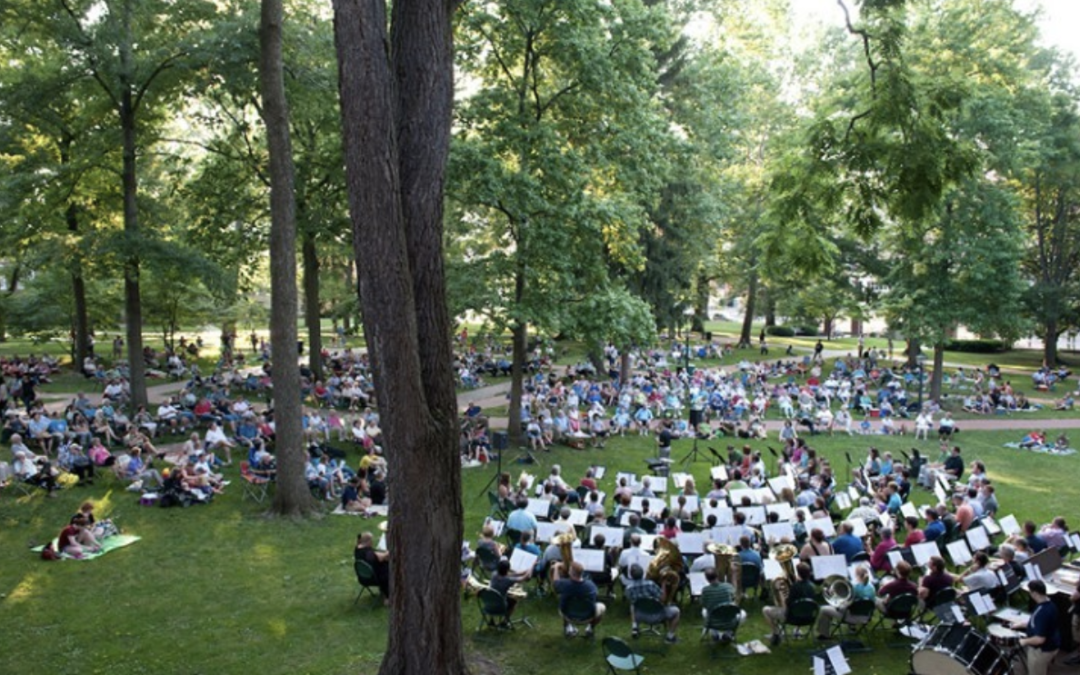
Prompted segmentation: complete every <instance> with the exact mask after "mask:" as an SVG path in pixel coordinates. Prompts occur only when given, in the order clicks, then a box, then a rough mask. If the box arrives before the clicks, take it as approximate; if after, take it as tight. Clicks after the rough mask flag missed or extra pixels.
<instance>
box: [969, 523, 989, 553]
mask: <svg viewBox="0 0 1080 675" xmlns="http://www.w3.org/2000/svg"><path fill="white" fill-rule="evenodd" d="M967 541H968V544H970V545H971V550H972V551H985V550H986V549H988V548H990V535H988V534H987V532H986V530H985V529H984V528H982V527H973V528H971V529H970V530H968V531H967Z"/></svg>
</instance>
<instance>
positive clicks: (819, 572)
mask: <svg viewBox="0 0 1080 675" xmlns="http://www.w3.org/2000/svg"><path fill="white" fill-rule="evenodd" d="M810 565H811V566H812V567H813V568H814V578H815V579H817V580H819V581H820V580H822V579H828V578H829V577H832V576H840V577H847V574H848V568H847V558H845V557H844V556H843V555H816V556H814V557H813V558H810Z"/></svg>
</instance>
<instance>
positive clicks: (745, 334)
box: [739, 270, 758, 345]
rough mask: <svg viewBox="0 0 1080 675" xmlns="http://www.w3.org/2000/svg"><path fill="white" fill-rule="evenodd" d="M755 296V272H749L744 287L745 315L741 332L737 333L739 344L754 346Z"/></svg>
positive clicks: (756, 275)
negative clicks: (748, 277)
mask: <svg viewBox="0 0 1080 675" xmlns="http://www.w3.org/2000/svg"><path fill="white" fill-rule="evenodd" d="M757 294H758V274H757V270H750V280H749V283H748V284H747V287H746V313H745V314H744V315H743V323H742V331H740V332H739V342H740V343H742V344H743V345H752V344H754V335H753V332H754V306H755V305H756V304H757Z"/></svg>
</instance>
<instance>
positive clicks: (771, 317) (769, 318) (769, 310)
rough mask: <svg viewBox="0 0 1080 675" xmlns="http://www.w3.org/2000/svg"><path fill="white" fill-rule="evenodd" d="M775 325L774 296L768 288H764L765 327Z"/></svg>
mask: <svg viewBox="0 0 1080 675" xmlns="http://www.w3.org/2000/svg"><path fill="white" fill-rule="evenodd" d="M775 325H776V294H775V293H773V291H772V289H770V288H769V287H766V288H765V327H766V328H771V327H773V326H775Z"/></svg>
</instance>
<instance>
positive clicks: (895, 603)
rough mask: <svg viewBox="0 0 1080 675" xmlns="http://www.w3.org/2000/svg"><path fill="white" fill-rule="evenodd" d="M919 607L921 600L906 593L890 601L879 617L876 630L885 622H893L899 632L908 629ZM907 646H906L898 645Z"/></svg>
mask: <svg viewBox="0 0 1080 675" xmlns="http://www.w3.org/2000/svg"><path fill="white" fill-rule="evenodd" d="M918 605H919V598H918V596H917V595H915V594H914V593H904V594H903V595H898V596H896V597H895V598H893V599H891V600H889V602H888V603H887V604H886V605H885V610H884V611H883V612H881V613H880V614H879V615H878V620H877V623H875V624H874V628H875V629H877V628H881V627H882V626H884V625H885V622H886V621H888V620H892V621H893V622H894V627H895V629H896V630H897V631H899V630H900V629H901V628H907V627H908V626H910V625H911V624H912V623H914V621H915V609H916V608H917V607H918ZM898 646H906V645H898Z"/></svg>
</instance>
